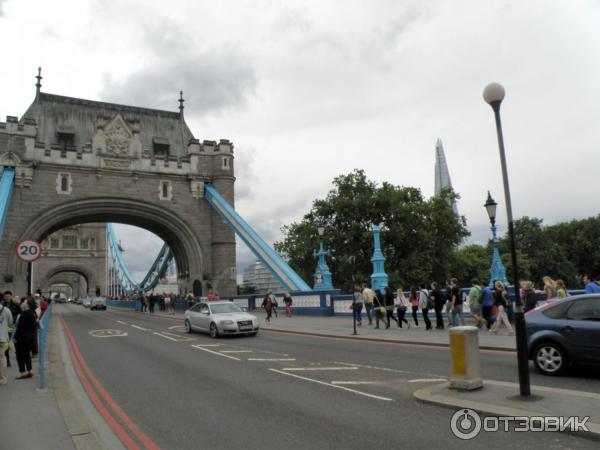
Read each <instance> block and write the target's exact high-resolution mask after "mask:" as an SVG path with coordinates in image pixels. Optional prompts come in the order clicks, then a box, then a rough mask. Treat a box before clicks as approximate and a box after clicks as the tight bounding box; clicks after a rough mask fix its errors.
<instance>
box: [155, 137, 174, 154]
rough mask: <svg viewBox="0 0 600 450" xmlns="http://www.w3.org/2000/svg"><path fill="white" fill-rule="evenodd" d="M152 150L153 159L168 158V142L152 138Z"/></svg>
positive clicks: (159, 138)
mask: <svg viewBox="0 0 600 450" xmlns="http://www.w3.org/2000/svg"><path fill="white" fill-rule="evenodd" d="M152 150H153V151H154V157H159V158H168V157H169V150H170V145H169V140H168V139H166V138H161V137H154V138H152Z"/></svg>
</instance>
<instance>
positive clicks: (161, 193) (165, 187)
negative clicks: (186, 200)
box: [158, 180, 173, 200]
mask: <svg viewBox="0 0 600 450" xmlns="http://www.w3.org/2000/svg"><path fill="white" fill-rule="evenodd" d="M172 197H173V186H171V182H170V181H165V180H161V182H160V184H159V187H158V198H159V199H161V200H171V198H172Z"/></svg>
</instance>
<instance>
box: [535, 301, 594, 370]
mask: <svg viewBox="0 0 600 450" xmlns="http://www.w3.org/2000/svg"><path fill="white" fill-rule="evenodd" d="M525 320H526V324H527V341H528V348H529V359H531V360H533V363H534V365H535V366H536V368H537V369H538V370H539V371H540V372H542V373H544V374H546V375H559V374H562V373H564V371H565V370H566V369H567V368H568V366H569V365H570V364H592V365H600V295H598V294H588V295H577V296H573V297H567V298H565V299H563V300H558V301H555V302H548V303H546V304H544V305H542V306H539V307H538V308H536V309H534V310H532V311H529V312H528V313H526V314H525Z"/></svg>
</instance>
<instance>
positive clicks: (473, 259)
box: [450, 244, 492, 285]
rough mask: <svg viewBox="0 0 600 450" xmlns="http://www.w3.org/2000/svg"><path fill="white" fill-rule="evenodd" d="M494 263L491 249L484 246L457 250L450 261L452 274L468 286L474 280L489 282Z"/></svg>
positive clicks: (472, 246) (469, 246) (470, 246)
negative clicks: (492, 263) (492, 262)
mask: <svg viewBox="0 0 600 450" xmlns="http://www.w3.org/2000/svg"><path fill="white" fill-rule="evenodd" d="M491 261H492V252H491V247H489V246H488V247H487V248H486V247H484V246H482V245H477V244H473V245H467V246H465V247H462V248H460V249H458V250H456V251H455V252H454V253H453V255H452V258H451V260H450V273H451V274H452V276H453V277H456V278H458V279H459V280H460V282H461V284H463V285H468V283H470V281H471V280H472V279H474V278H477V279H478V280H488V279H489V277H490V265H491Z"/></svg>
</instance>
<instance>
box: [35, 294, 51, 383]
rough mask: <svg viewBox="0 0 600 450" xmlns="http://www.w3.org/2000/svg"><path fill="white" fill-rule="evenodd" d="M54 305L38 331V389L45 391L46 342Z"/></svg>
mask: <svg viewBox="0 0 600 450" xmlns="http://www.w3.org/2000/svg"><path fill="white" fill-rule="evenodd" d="M52 305H53V304H52V303H50V304H49V305H48V309H46V312H45V313H44V315H43V316H42V319H41V320H40V327H39V330H38V347H39V349H38V363H39V371H40V376H39V380H40V381H39V383H38V389H44V388H45V386H46V341H47V338H48V328H49V326H50V318H51V317H52Z"/></svg>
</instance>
